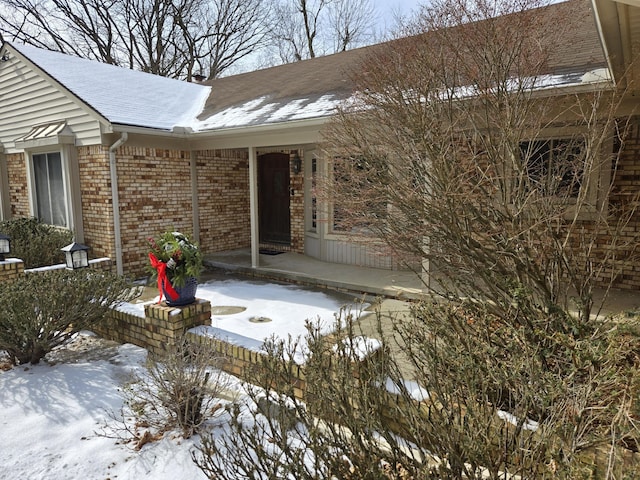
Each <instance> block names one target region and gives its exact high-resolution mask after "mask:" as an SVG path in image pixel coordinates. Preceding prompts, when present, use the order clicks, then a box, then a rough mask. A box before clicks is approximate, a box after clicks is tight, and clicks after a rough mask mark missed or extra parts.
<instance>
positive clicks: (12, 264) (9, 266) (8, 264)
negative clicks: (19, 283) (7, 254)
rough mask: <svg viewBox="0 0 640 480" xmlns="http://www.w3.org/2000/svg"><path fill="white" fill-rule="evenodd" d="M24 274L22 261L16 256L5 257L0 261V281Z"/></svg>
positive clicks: (10, 280) (13, 278)
mask: <svg viewBox="0 0 640 480" xmlns="http://www.w3.org/2000/svg"><path fill="white" fill-rule="evenodd" d="M21 275H24V262H23V261H22V260H20V259H18V258H7V259H6V260H4V261H1V262H0V282H12V281H14V280H16V279H17V278H18V277H19V276H21Z"/></svg>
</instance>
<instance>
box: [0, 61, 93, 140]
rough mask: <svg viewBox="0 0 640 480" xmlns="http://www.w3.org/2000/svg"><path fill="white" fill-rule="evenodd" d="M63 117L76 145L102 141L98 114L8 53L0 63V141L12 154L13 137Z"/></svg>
mask: <svg viewBox="0 0 640 480" xmlns="http://www.w3.org/2000/svg"><path fill="white" fill-rule="evenodd" d="M57 120H66V121H67V124H68V125H69V128H70V129H71V131H72V132H73V133H74V134H75V136H76V145H94V144H99V143H100V141H101V135H100V123H99V121H98V117H97V115H96V116H93V115H91V114H90V113H89V112H87V111H86V110H85V109H83V108H81V107H80V106H79V105H78V104H77V103H75V102H74V101H72V100H71V98H70V96H69V94H68V93H66V92H64V91H61V90H60V89H58V88H57V85H55V84H53V83H52V82H51V81H50V80H49V79H48V78H47V77H44V76H41V75H40V74H39V73H38V72H37V70H34V69H33V68H32V67H31V65H29V64H26V63H24V62H22V61H21V60H19V59H18V58H17V57H16V56H15V55H11V56H10V59H9V60H8V61H5V62H2V63H0V144H1V145H3V146H4V149H5V152H6V153H15V152H18V151H20V150H16V149H15V146H14V140H15V139H16V138H18V137H20V136H22V135H25V134H26V133H27V132H28V131H29V130H30V129H31V127H33V126H34V125H38V124H41V123H49V122H55V121H57Z"/></svg>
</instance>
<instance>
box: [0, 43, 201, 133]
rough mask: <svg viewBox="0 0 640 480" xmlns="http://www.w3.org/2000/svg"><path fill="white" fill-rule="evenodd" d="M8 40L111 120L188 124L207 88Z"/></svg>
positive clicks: (155, 124) (166, 125)
mask: <svg viewBox="0 0 640 480" xmlns="http://www.w3.org/2000/svg"><path fill="white" fill-rule="evenodd" d="M11 46H12V47H13V48H14V49H15V50H16V51H17V52H19V53H20V54H22V55H23V56H25V57H26V58H27V59H28V60H29V61H30V62H32V63H34V64H35V65H37V66H38V67H39V68H40V69H42V70H43V71H45V72H46V73H47V74H48V75H50V76H51V77H52V78H53V79H55V80H56V81H58V82H59V83H60V84H62V85H63V86H64V87H65V88H66V89H68V90H69V91H70V92H71V93H73V94H74V95H75V96H77V97H78V98H79V99H80V100H82V101H83V102H84V103H85V104H87V105H88V106H90V107H91V108H93V109H94V110H95V111H96V112H98V113H99V114H100V115H102V116H103V117H104V118H106V119H107V120H108V121H109V122H111V123H113V124H122V125H131V126H140V127H147V128H154V129H160V130H172V129H173V128H174V127H176V126H189V125H191V124H192V123H193V121H194V119H195V118H196V116H197V115H198V114H199V113H200V111H201V110H202V107H203V105H204V102H205V100H206V99H207V97H208V96H209V92H210V90H211V89H210V87H207V86H203V85H198V84H194V83H189V82H184V81H180V80H173V79H169V78H165V77H160V76H158V75H151V74H148V73H143V72H139V71H135V70H129V69H127V68H121V67H117V66H114V65H108V64H105V63H100V62H95V61H91V60H86V59H82V58H78V57H74V56H71V55H65V54H62V53H58V52H52V51H49V50H43V49H41V48H36V47H32V46H28V45H19V44H11Z"/></svg>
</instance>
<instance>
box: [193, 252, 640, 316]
mask: <svg viewBox="0 0 640 480" xmlns="http://www.w3.org/2000/svg"><path fill="white" fill-rule="evenodd" d="M205 265H206V266H207V268H208V269H210V270H214V271H215V270H220V271H225V272H230V273H237V274H241V275H245V276H251V277H256V278H263V279H268V280H277V281H283V282H289V283H296V284H301V285H307V286H310V287H317V288H326V289H332V290H337V291H340V292H345V293H352V294H356V295H358V296H359V297H362V296H366V297H369V299H371V297H381V298H383V299H387V300H395V301H400V302H393V303H397V306H399V304H400V303H401V302H402V301H413V300H419V299H424V298H427V297H428V293H427V291H426V289H425V286H424V284H423V283H422V281H421V279H420V278H419V276H418V275H417V274H416V273H415V272H410V271H404V270H384V269H378V268H367V267H359V266H354V265H342V264H336V263H328V262H323V261H320V260H317V259H315V258H311V257H308V256H306V255H301V254H299V253H293V252H284V253H281V254H278V255H263V254H261V255H260V257H259V266H258V267H257V268H252V267H251V251H250V250H249V249H240V250H230V251H224V252H217V253H212V254H208V255H206V256H205ZM605 293H606V292H605V291H604V290H599V291H596V292H595V294H594V305H595V306H596V307H598V306H599V305H600V304H601V300H602V298H603V295H605ZM387 303H392V302H387ZM401 310H406V306H405V307H404V308H401ZM629 311H639V312H640V291H635V290H620V289H611V290H610V291H609V292H608V294H607V296H606V301H605V302H604V303H603V304H602V309H601V311H600V313H601V314H603V315H608V314H615V313H619V312H629Z"/></svg>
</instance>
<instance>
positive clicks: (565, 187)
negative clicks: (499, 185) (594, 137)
mask: <svg viewBox="0 0 640 480" xmlns="http://www.w3.org/2000/svg"><path fill="white" fill-rule="evenodd" d="M584 147H585V143H584V140H583V139H579V138H562V139H552V140H536V141H531V142H521V143H520V152H521V156H522V161H523V163H524V168H525V172H526V174H527V179H528V181H529V185H530V188H531V189H533V190H537V191H538V192H540V193H541V194H543V195H547V196H569V197H577V196H578V193H579V191H580V185H582V179H583V176H584V151H585V148H584Z"/></svg>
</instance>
